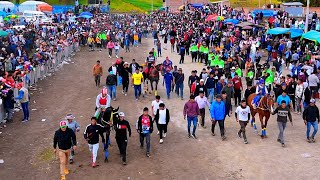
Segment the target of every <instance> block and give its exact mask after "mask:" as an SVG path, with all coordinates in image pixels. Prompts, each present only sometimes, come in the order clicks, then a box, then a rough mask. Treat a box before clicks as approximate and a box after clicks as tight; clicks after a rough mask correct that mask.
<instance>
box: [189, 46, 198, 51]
mask: <svg viewBox="0 0 320 180" xmlns="http://www.w3.org/2000/svg"><path fill="white" fill-rule="evenodd" d="M190 51H191V52H198V46H197V45H192V46H191V47H190Z"/></svg>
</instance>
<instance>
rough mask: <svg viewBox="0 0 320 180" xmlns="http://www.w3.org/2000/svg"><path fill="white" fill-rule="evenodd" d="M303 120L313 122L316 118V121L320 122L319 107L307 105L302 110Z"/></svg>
mask: <svg viewBox="0 0 320 180" xmlns="http://www.w3.org/2000/svg"><path fill="white" fill-rule="evenodd" d="M302 117H303V120H306V121H308V122H314V121H316V120H318V122H320V119H319V109H318V107H317V106H316V105H314V106H310V105H309V106H308V107H307V108H306V109H305V110H304V111H303V115H302Z"/></svg>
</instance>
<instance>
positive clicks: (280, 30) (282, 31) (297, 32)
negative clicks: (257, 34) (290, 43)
mask: <svg viewBox="0 0 320 180" xmlns="http://www.w3.org/2000/svg"><path fill="white" fill-rule="evenodd" d="M267 34H271V35H279V34H290V38H296V37H299V36H301V35H302V34H303V30H302V29H295V28H291V29H290V28H280V27H277V28H273V29H269V30H268V31H267Z"/></svg>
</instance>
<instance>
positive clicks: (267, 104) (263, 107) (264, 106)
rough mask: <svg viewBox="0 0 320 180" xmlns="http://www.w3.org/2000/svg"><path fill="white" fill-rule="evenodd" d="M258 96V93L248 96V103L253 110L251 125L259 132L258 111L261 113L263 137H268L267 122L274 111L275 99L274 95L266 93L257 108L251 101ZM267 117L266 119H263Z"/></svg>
mask: <svg viewBox="0 0 320 180" xmlns="http://www.w3.org/2000/svg"><path fill="white" fill-rule="evenodd" d="M256 96H257V94H251V95H250V96H249V97H248V101H247V102H248V105H249V107H250V110H251V115H252V120H251V126H253V127H254V129H255V131H256V132H257V126H256V123H255V115H256V114H257V113H258V114H259V119H260V123H261V138H265V137H267V124H268V120H269V118H270V114H271V112H273V110H274V108H273V105H274V100H273V96H271V95H266V96H263V97H261V99H260V102H259V105H258V106H257V108H256V109H254V108H253V106H252V104H251V102H252V100H253V99H254V98H255V97H256ZM263 118H265V119H263Z"/></svg>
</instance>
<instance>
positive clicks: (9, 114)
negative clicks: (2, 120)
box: [5, 108, 13, 120]
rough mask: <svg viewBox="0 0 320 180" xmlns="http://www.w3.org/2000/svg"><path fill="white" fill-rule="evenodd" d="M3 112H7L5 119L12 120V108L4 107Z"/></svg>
mask: <svg viewBox="0 0 320 180" xmlns="http://www.w3.org/2000/svg"><path fill="white" fill-rule="evenodd" d="M5 112H6V113H7V117H6V119H7V120H12V118H13V109H11V108H6V109H5Z"/></svg>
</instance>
